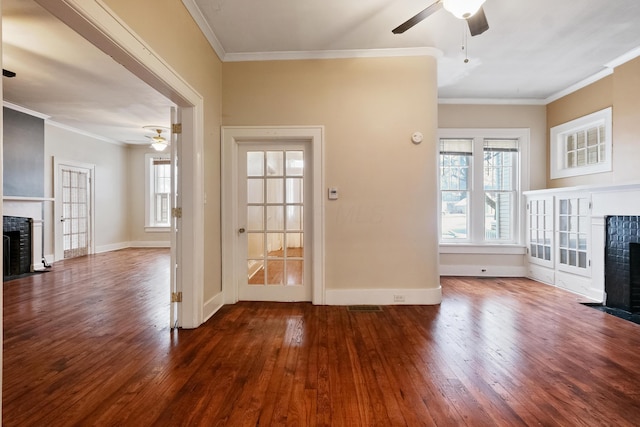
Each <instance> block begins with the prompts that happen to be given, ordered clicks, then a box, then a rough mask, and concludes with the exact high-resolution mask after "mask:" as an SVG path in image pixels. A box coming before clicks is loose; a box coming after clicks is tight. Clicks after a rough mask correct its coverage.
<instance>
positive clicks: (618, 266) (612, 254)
mask: <svg viewBox="0 0 640 427" xmlns="http://www.w3.org/2000/svg"><path fill="white" fill-rule="evenodd" d="M639 224H640V216H636V215H624V216H623V215H613V216H608V217H607V218H606V245H605V282H604V287H605V292H606V295H607V299H606V305H607V306H608V307H613V308H619V309H622V310H625V311H628V312H631V313H637V312H640V289H638V288H639V287H640V286H638V281H639V279H640V278H639V277H637V276H638V270H639V269H640V268H639V267H638V263H639V262H640V259H639V256H640V229H639V227H638V226H639Z"/></svg>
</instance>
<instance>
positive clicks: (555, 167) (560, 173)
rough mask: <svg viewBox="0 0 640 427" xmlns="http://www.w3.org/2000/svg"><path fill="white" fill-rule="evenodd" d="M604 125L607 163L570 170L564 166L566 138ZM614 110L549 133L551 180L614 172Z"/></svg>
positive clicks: (593, 114)
mask: <svg viewBox="0 0 640 427" xmlns="http://www.w3.org/2000/svg"><path fill="white" fill-rule="evenodd" d="M600 124H604V127H605V129H604V132H605V161H604V162H602V163H597V164H595V165H586V166H577V167H572V168H568V167H565V165H564V159H565V153H566V136H567V135H569V134H572V133H575V132H578V131H581V130H586V129H588V128H591V127H593V126H596V125H600ZM612 143H613V141H612V108H611V107H608V108H605V109H602V110H600V111H596V112H594V113H591V114H587V115H586V116H582V117H579V118H577V119H574V120H571V121H568V122H566V123H563V124H561V125H558V126H554V127H552V128H551V129H550V131H549V144H550V171H549V173H550V177H551V179H558V178H568V177H572V176H580V175H591V174H594V173H601V172H610V171H611V170H612V160H611V154H612Z"/></svg>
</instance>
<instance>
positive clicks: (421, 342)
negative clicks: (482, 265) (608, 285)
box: [3, 249, 640, 426]
mask: <svg viewBox="0 0 640 427" xmlns="http://www.w3.org/2000/svg"><path fill="white" fill-rule="evenodd" d="M168 268H169V253H168V251H166V250H158V249H141V250H140V249H138V250H134V249H127V250H122V251H116V252H112V253H107V254H100V255H94V256H89V257H84V258H80V259H74V260H68V261H64V262H62V263H58V264H56V265H55V266H54V268H53V271H51V272H49V273H45V274H40V275H36V276H31V277H27V278H23V279H19V280H14V281H11V282H7V283H5V284H4V334H5V335H4V355H3V356H4V357H3V362H4V366H3V369H4V372H3V375H4V378H3V422H4V425H5V426H72V425H78V426H91V425H96V426H103V425H104V426H200V425H201V426H257V425H260V426H270V425H290V426H405V425H406V426H422V425H425V426H431V425H437V426H462V425H467V426H518V425H543V426H637V425H640V325H636V324H633V323H631V322H627V321H625V320H622V319H619V318H616V317H614V316H611V315H609V314H606V313H602V312H600V311H597V310H594V309H592V308H589V307H586V306H583V305H581V304H579V303H578V302H577V301H578V300H579V298H577V297H576V296H575V295H572V294H569V293H566V292H564V291H561V290H558V289H555V288H553V287H550V286H546V285H542V284H538V283H535V282H532V281H530V280H526V279H471V278H469V279H467V278H443V279H442V285H443V294H444V299H443V302H442V304H441V305H440V306H388V307H383V309H382V311H380V312H353V311H348V310H347V308H345V307H327V306H313V305H311V304H305V303H287V304H278V303H250V302H243V303H238V304H235V305H230V306H225V307H223V308H222V309H221V310H220V311H219V312H218V313H217V314H216V315H215V316H214V317H213V318H212V319H210V320H209V321H208V322H207V323H206V324H205V325H203V326H202V327H200V328H198V329H195V330H178V331H171V330H169V328H168V323H169V314H168V310H169V307H168V303H167V300H168Z"/></svg>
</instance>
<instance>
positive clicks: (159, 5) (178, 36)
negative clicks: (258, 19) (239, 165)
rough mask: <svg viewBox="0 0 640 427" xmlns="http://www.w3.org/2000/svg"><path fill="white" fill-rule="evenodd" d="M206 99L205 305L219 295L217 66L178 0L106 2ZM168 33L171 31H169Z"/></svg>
mask: <svg viewBox="0 0 640 427" xmlns="http://www.w3.org/2000/svg"><path fill="white" fill-rule="evenodd" d="M105 3H106V4H107V6H109V7H110V8H112V9H113V10H114V11H115V12H116V14H117V15H118V16H119V17H120V18H121V19H123V20H124V21H125V22H126V23H127V25H129V26H130V27H131V28H132V29H133V31H135V32H136V33H137V34H138V35H139V36H141V37H142V38H143V39H144V40H145V42H146V43H148V44H149V46H150V47H151V48H152V49H153V50H154V51H155V52H157V53H158V54H159V55H160V56H161V57H162V58H163V59H164V60H165V61H166V62H167V63H168V64H169V66H170V67H171V68H173V69H174V70H176V72H177V73H178V74H179V75H180V76H181V77H182V78H184V79H185V80H186V81H187V82H188V83H189V84H190V85H191V86H192V87H193V88H194V89H195V90H196V91H197V92H198V93H199V94H200V95H201V96H202V97H203V99H204V120H205V123H204V159H203V160H204V169H205V170H204V175H205V177H204V179H205V183H204V187H205V188H204V190H205V193H206V205H205V212H204V215H205V224H204V228H205V248H204V252H205V253H204V258H205V260H206V262H205V271H204V300H205V301H207V300H209V299H210V298H212V297H213V296H215V295H216V294H218V293H219V292H220V291H221V290H222V284H221V265H220V259H221V254H220V118H221V115H222V114H221V92H220V86H221V82H222V80H221V79H222V68H221V64H222V63H221V61H220V59H219V58H218V57H217V55H216V54H215V52H214V50H213V49H212V48H211V46H210V45H209V43H208V41H207V40H206V38H205V37H204V35H203V34H202V32H201V31H200V29H199V28H198V26H197V25H196V23H195V22H194V21H193V18H192V17H191V15H189V13H188V11H187V9H186V8H185V7H184V5H183V4H182V2H180V1H178V0H137V1H134V2H132V1H130V0H105ZM167 29H170V31H167Z"/></svg>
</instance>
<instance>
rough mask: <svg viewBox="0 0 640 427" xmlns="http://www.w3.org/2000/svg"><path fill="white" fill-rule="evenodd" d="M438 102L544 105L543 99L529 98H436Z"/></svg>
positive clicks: (454, 103)
mask: <svg viewBox="0 0 640 427" xmlns="http://www.w3.org/2000/svg"><path fill="white" fill-rule="evenodd" d="M438 104H443V105H444V104H452V105H546V104H547V102H546V100H544V99H530V98H514V99H511V98H438Z"/></svg>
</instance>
